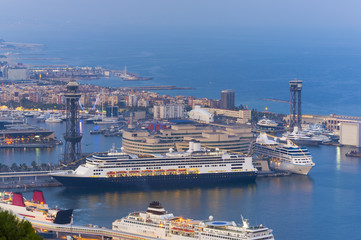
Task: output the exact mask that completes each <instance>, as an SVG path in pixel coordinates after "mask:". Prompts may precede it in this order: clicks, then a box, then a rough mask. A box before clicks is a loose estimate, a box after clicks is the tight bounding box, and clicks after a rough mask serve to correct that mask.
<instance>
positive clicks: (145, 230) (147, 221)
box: [112, 202, 274, 240]
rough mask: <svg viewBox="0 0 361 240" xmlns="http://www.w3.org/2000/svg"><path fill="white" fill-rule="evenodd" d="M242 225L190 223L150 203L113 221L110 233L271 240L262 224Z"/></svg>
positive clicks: (158, 205) (163, 237)
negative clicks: (145, 207) (141, 210)
mask: <svg viewBox="0 0 361 240" xmlns="http://www.w3.org/2000/svg"><path fill="white" fill-rule="evenodd" d="M242 221H243V225H242V226H241V225H239V224H236V223H235V222H229V221H214V220H213V217H212V216H210V217H209V220H207V221H202V220H193V219H186V218H183V217H175V216H174V215H173V214H172V213H168V212H167V211H165V209H164V208H163V207H162V206H161V204H160V203H159V202H152V203H150V205H149V207H148V209H147V211H145V212H133V213H130V214H129V215H128V216H127V217H123V218H121V219H118V220H116V221H114V222H113V224H112V228H113V230H117V231H123V232H129V233H135V234H140V235H146V236H150V237H154V238H160V239H179V240H182V239H188V240H191V239H204V240H221V239H228V240H236V239H242V240H256V239H257V240H271V239H274V237H273V234H272V229H269V228H267V227H264V226H262V225H259V226H254V227H251V226H249V224H248V222H247V220H245V219H243V218H242Z"/></svg>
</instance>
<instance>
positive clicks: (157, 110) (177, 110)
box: [153, 104, 185, 119]
mask: <svg viewBox="0 0 361 240" xmlns="http://www.w3.org/2000/svg"><path fill="white" fill-rule="evenodd" d="M153 113H154V119H176V118H184V115H185V107H184V105H183V104H166V105H160V106H158V105H155V106H154V108H153Z"/></svg>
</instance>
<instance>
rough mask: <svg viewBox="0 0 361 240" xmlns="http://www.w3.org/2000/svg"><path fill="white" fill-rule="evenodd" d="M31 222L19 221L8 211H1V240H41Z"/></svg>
mask: <svg viewBox="0 0 361 240" xmlns="http://www.w3.org/2000/svg"><path fill="white" fill-rule="evenodd" d="M41 239H43V238H42V237H40V236H39V235H37V234H36V233H35V230H34V228H33V227H32V226H31V223H30V222H29V221H25V220H24V219H23V220H19V219H18V218H17V217H16V216H15V215H14V214H12V213H10V212H8V211H0V240H41Z"/></svg>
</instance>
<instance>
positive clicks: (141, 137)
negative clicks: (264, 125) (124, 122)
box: [123, 124, 253, 154]
mask: <svg viewBox="0 0 361 240" xmlns="http://www.w3.org/2000/svg"><path fill="white" fill-rule="evenodd" d="M252 137H253V135H252V132H251V128H250V127H249V126H247V125H244V126H242V125H240V126H228V125H227V126H224V127H220V126H217V127H209V126H207V127H203V126H197V125H191V124H179V125H172V126H171V128H169V129H162V130H160V132H159V133H158V132H156V133H155V132H151V131H147V130H128V131H124V133H123V151H124V152H127V153H131V154H154V153H166V152H169V149H170V148H172V149H174V150H177V151H184V150H187V149H188V146H189V142H190V141H198V142H200V143H201V146H202V147H206V148H210V149H212V148H213V149H219V150H225V151H230V152H236V153H244V154H247V153H248V151H249V146H250V143H251V141H252Z"/></svg>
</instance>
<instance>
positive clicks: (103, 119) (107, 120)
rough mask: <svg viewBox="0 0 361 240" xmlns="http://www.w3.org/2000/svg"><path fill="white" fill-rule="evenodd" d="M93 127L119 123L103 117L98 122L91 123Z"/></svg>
mask: <svg viewBox="0 0 361 240" xmlns="http://www.w3.org/2000/svg"><path fill="white" fill-rule="evenodd" d="M93 123H94V124H95V125H105V124H118V123H120V121H119V120H118V118H115V117H105V118H102V119H100V121H93Z"/></svg>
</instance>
